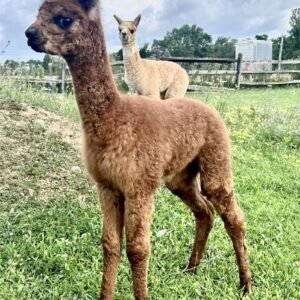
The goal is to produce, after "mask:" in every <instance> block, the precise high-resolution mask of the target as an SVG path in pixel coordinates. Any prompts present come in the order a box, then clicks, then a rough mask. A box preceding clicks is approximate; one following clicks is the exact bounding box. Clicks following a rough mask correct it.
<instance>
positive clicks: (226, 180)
mask: <svg viewBox="0 0 300 300" xmlns="http://www.w3.org/2000/svg"><path fill="white" fill-rule="evenodd" d="M98 6H99V5H98V1H97V0H86V1H84V0H64V1H59V0H46V1H44V3H43V4H42V6H41V8H40V10H39V14H38V17H37V20H36V21H35V23H34V24H32V25H31V27H30V28H29V29H28V30H27V31H26V36H27V37H28V44H29V45H30V46H31V47H32V48H33V49H34V50H36V51H39V52H46V53H50V54H56V55H60V56H63V57H64V58H65V59H66V61H67V63H68V65H69V67H70V70H71V73H72V77H73V83H74V87H75V93H76V99H77V104H78V108H79V111H80V116H81V120H82V127H83V136H84V142H85V151H84V153H85V154H84V157H85V162H86V167H87V169H88V171H89V173H90V175H91V177H92V178H93V180H94V181H95V182H96V184H97V189H98V193H99V199H100V202H101V208H102V213H103V239H102V242H103V251H104V266H103V278H102V289H101V296H100V298H101V299H113V298H114V289H115V283H116V274H117V266H118V264H119V260H120V253H121V240H122V231H123V227H125V233H126V250H127V255H128V259H129V261H130V264H131V268H132V277H133V287H134V295H135V299H147V298H148V289H147V270H148V261H149V256H150V224H151V219H152V214H153V210H154V202H153V198H154V193H155V190H156V188H157V187H158V185H159V184H160V182H161V181H164V182H165V184H166V186H167V187H168V188H169V189H170V190H171V191H172V192H173V193H174V194H175V195H177V196H178V197H180V199H181V200H182V201H183V202H184V203H185V204H186V205H187V206H188V207H189V208H190V209H191V211H192V212H193V214H194V216H195V221H196V236H195V242H194V247H193V250H192V254H191V257H190V260H189V264H188V269H189V270H190V271H191V272H194V271H195V270H196V268H197V266H198V264H199V263H200V260H201V258H202V257H203V252H204V248H205V244H206V241H207V238H208V235H209V232H210V230H211V228H212V224H213V216H214V210H216V211H217V212H218V214H219V215H220V216H221V218H222V220H223V221H224V224H225V228H226V230H227V232H228V234H229V236H230V237H231V239H232V242H233V246H234V250H235V253H236V258H237V263H238V267H239V275H240V283H241V286H242V287H243V288H244V291H245V292H248V291H249V290H250V288H251V273H250V269H249V263H248V257H247V247H246V243H245V228H244V221H243V214H242V211H241V210H240V208H239V206H238V204H237V202H236V200H235V197H234V193H233V182H232V171H231V150H230V141H229V138H228V133H227V131H226V128H225V125H224V122H223V121H222V119H221V118H220V116H219V115H218V113H217V112H215V111H214V110H212V109H211V108H210V107H208V106H207V105H205V104H203V103H201V102H199V101H192V100H188V99H172V100H167V101H156V100H152V99H150V98H145V97H143V96H136V97H130V96H124V95H120V94H119V92H118V91H117V89H116V86H115V84H114V81H113V79H112V73H111V69H110V67H109V63H108V58H107V53H106V48H105V42H104V35H103V30H102V25H101V21H100V14H99V7H98ZM144 100H147V101H144ZM199 173H200V178H201V179H200V182H199V181H198V177H197V175H198V174H199ZM204 284H205V283H204Z"/></svg>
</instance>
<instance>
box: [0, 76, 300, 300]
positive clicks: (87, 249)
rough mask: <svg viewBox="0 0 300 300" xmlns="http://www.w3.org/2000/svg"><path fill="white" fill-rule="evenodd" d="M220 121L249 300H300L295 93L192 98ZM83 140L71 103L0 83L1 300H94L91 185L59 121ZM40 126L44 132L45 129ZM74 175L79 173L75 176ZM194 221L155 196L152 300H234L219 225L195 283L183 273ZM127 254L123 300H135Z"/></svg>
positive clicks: (232, 270) (96, 233) (164, 195)
mask: <svg viewBox="0 0 300 300" xmlns="http://www.w3.org/2000/svg"><path fill="white" fill-rule="evenodd" d="M194 97H195V98H197V99H202V100H203V101H206V102H208V103H210V105H212V106H214V107H215V108H216V109H217V110H219V111H220V112H221V114H222V115H223V117H224V119H225V121H226V123H227V125H228V127H229V129H230V133H231V138H232V143H233V157H234V174H235V189H236V193H237V196H238V200H239V203H240V205H241V207H242V208H243V210H244V212H245V215H246V220H247V229H248V230H247V240H248V245H249V253H250V260H251V266H252V271H253V276H254V281H255V288H254V291H253V294H252V295H251V297H250V298H251V299H257V300H261V299H300V289H299V286H300V241H299V237H300V217H299V207H300V206H299V204H300V199H299V198H300V197H299V191H300V185H299V178H300V171H299V170H300V157H299V145H300V142H299V121H300V120H299V116H300V103H299V102H300V101H299V99H300V89H276V90H270V89H268V90H254V91H252V90H251V91H250V90H249V91H240V92H226V93H207V94H200V95H194ZM30 106H32V107H34V108H37V109H39V108H44V109H47V110H49V111H52V112H56V114H57V115H59V116H60V117H59V120H61V122H62V124H65V123H63V122H64V121H65V118H67V119H69V120H70V126H71V125H72V124H75V125H74V126H75V128H77V123H78V113H77V108H76V105H75V101H74V99H73V97H72V96H69V97H64V98H62V97H60V96H57V95H55V94H53V95H51V94H49V95H48V94H43V93H41V92H39V91H35V90H32V89H22V90H20V89H19V88H18V87H16V86H15V85H14V84H12V83H9V82H3V81H0V124H1V126H0V168H1V173H2V174H1V177H0V299H3V300H12V299H18V300H19V299H53V300H54V299H97V296H98V292H99V288H100V283H101V282H100V281H101V280H100V278H101V271H102V251H101V250H100V249H101V243H100V236H101V216H100V213H99V209H98V200H97V196H96V193H95V189H94V187H93V184H92V183H91V182H89V180H88V179H87V176H86V175H85V173H84V172H79V169H78V166H79V167H80V168H81V170H83V166H82V164H81V160H80V156H79V154H78V150H77V149H74V147H73V146H72V144H70V143H68V142H67V141H66V139H65V135H64V132H63V131H64V129H66V128H64V127H66V125H64V126H62V127H61V128H59V130H57V131H56V132H55V131H49V130H48V128H49V126H51V124H52V123H53V122H57V117H56V116H55V115H53V114H49V116H47V117H45V116H44V115H42V116H43V117H39V110H37V111H36V112H37V113H36V114H29V113H26V112H28V111H31V110H32V109H28V107H30ZM41 118H42V120H43V122H42V123H41V122H40V121H38V119H41ZM74 166H76V167H77V168H74ZM193 233H194V225H193V218H192V217H191V214H190V212H189V211H188V209H187V208H186V207H185V206H184V205H183V204H182V203H181V202H179V201H178V200H177V199H176V198H175V197H173V196H172V195H171V194H170V193H169V192H168V191H167V190H165V189H164V188H160V190H159V191H158V193H157V196H156V211H155V215H154V220H153V225H152V237H151V243H152V256H151V261H150V268H149V291H150V295H151V299H228V300H229V299H238V298H239V297H240V294H239V290H238V274H237V267H236V264H235V256H234V253H233V249H232V245H231V242H230V240H229V238H228V236H227V235H226V234H225V230H224V228H223V225H222V222H221V220H220V218H218V217H216V220H215V224H214V229H213V230H212V233H211V235H210V238H209V243H208V247H207V250H206V253H205V257H204V259H203V261H202V264H201V265H200V267H199V270H198V272H197V274H196V275H195V276H190V275H187V274H185V273H183V272H182V270H183V269H184V267H185V266H186V263H187V260H188V257H189V253H190V250H191V245H192V243H193ZM132 295H133V293H132V282H131V273H130V268H129V264H128V261H127V259H126V254H125V252H124V250H123V253H122V261H121V264H120V268H119V273H118V283H117V289H116V299H133V296H132Z"/></svg>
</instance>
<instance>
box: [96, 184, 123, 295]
mask: <svg viewBox="0 0 300 300" xmlns="http://www.w3.org/2000/svg"><path fill="white" fill-rule="evenodd" d="M98 194H99V198H100V203H101V210H102V213H103V234H102V246H103V254H104V261H103V277H102V288H101V295H100V299H103V300H104V299H105V300H111V299H114V290H115V285H116V276H117V269H118V264H119V261H120V256H121V241H122V229H123V224H124V199H123V197H122V195H120V193H118V192H117V191H114V190H111V189H109V188H108V187H106V186H104V185H98Z"/></svg>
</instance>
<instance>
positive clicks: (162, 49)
mask: <svg viewBox="0 0 300 300" xmlns="http://www.w3.org/2000/svg"><path fill="white" fill-rule="evenodd" d="M211 43H212V37H211V36H210V35H209V34H208V33H206V32H204V31H203V29H202V28H200V27H197V26H196V25H192V26H189V25H183V26H182V27H181V28H179V29H177V28H174V29H173V30H172V31H171V32H167V34H166V36H165V37H164V38H163V39H162V40H154V41H153V45H152V52H153V53H155V54H156V56H161V55H165V54H166V53H168V52H169V54H170V55H171V56H180V57H187V56H191V57H205V56H209V55H210V53H211V50H212V44H211Z"/></svg>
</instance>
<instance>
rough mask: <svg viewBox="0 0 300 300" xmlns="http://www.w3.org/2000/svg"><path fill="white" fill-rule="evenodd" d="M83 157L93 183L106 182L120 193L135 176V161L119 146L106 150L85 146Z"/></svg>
mask: <svg viewBox="0 0 300 300" xmlns="http://www.w3.org/2000/svg"><path fill="white" fill-rule="evenodd" d="M83 157H84V161H85V166H86V169H87V171H88V173H89V175H90V177H91V178H92V179H93V180H94V181H95V182H98V183H99V182H103V181H106V182H109V183H110V184H111V185H112V186H114V187H115V188H117V189H119V190H122V191H123V190H124V187H125V186H128V185H129V184H128V181H130V180H132V179H133V176H135V174H137V172H136V169H137V165H136V163H135V160H134V159H133V158H132V155H131V154H129V153H127V151H125V150H124V148H123V147H122V146H121V145H120V146H114V147H111V148H110V147H108V148H106V149H99V148H97V147H94V146H91V145H85V147H84V151H83Z"/></svg>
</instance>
